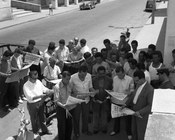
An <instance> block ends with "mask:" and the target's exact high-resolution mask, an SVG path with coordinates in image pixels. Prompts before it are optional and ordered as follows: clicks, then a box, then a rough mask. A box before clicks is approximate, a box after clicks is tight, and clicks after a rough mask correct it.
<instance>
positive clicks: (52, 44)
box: [48, 42, 56, 50]
mask: <svg viewBox="0 0 175 140" xmlns="http://www.w3.org/2000/svg"><path fill="white" fill-rule="evenodd" d="M55 48H56V47H55V42H50V43H49V46H48V50H55Z"/></svg>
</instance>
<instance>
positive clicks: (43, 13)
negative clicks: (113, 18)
mask: <svg viewBox="0 0 175 140" xmlns="http://www.w3.org/2000/svg"><path fill="white" fill-rule="evenodd" d="M109 1H110V0H101V3H99V4H102V3H104V2H109ZM80 4H81V3H79V4H78V5H75V4H71V5H69V6H68V7H65V6H62V7H58V8H57V9H54V10H53V13H54V14H53V15H52V16H55V15H58V14H62V13H66V12H71V11H74V10H79V5H80ZM99 4H97V5H99ZM48 17H50V15H49V10H48V9H42V10H41V12H36V13H35V14H33V15H29V16H24V17H20V18H14V19H12V20H7V21H2V22H0V30H2V29H5V28H9V27H12V26H16V25H19V24H23V23H27V22H32V21H35V20H39V19H43V18H48Z"/></svg>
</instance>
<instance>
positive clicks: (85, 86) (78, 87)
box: [70, 73, 92, 94]
mask: <svg viewBox="0 0 175 140" xmlns="http://www.w3.org/2000/svg"><path fill="white" fill-rule="evenodd" d="M70 83H71V84H72V86H73V88H74V91H76V92H78V93H79V94H81V93H87V92H89V89H90V88H92V78H91V74H89V73H87V75H86V77H85V80H84V81H81V80H80V78H79V77H78V73H75V74H73V75H72V76H71V79H70ZM75 94H76V93H75Z"/></svg>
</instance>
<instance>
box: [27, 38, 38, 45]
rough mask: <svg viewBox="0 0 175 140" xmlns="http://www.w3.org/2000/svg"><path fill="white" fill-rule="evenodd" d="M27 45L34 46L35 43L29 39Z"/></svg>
mask: <svg viewBox="0 0 175 140" xmlns="http://www.w3.org/2000/svg"><path fill="white" fill-rule="evenodd" d="M28 44H29V45H35V44H36V42H35V40H32V39H31V40H29V42H28Z"/></svg>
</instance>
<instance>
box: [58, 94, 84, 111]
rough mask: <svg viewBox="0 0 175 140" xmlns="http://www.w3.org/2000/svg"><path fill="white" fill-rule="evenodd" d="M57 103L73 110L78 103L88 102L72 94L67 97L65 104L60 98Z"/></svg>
mask: <svg viewBox="0 0 175 140" xmlns="http://www.w3.org/2000/svg"><path fill="white" fill-rule="evenodd" d="M55 102H57V104H58V105H59V106H61V107H63V108H65V109H68V110H71V109H73V108H75V107H76V105H77V104H81V103H84V102H86V100H82V99H78V98H75V97H72V96H69V97H68V99H67V102H66V103H65V104H62V103H60V102H59V101H58V100H56V101H55Z"/></svg>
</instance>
